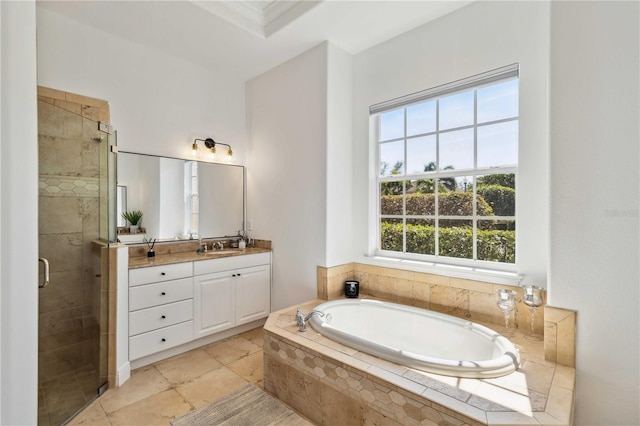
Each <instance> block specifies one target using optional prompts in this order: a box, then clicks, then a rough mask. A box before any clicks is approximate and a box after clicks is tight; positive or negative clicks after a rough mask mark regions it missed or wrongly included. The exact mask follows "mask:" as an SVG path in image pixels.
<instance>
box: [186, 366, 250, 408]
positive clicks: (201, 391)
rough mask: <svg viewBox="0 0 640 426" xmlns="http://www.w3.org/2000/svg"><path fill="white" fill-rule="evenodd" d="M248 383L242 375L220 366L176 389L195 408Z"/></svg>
mask: <svg viewBox="0 0 640 426" xmlns="http://www.w3.org/2000/svg"><path fill="white" fill-rule="evenodd" d="M246 383H247V381H246V380H244V379H243V378H242V377H240V376H238V375H237V374H236V373H234V372H233V371H231V370H230V369H228V368H226V367H220V368H218V369H216V370H213V371H212V372H210V373H207V374H205V375H204V376H202V377H200V378H198V379H195V380H193V381H191V382H189V383H186V384H182V385H179V386H177V387H176V390H177V391H178V392H179V393H180V394H181V395H182V396H183V397H184V398H185V399H186V400H187V401H188V402H189V403H190V404H191V405H193V406H194V407H195V408H198V407H202V406H203V405H206V404H208V403H210V402H212V401H215V400H216V399H218V398H220V397H221V396H222V395H225V394H227V393H229V392H233V391H234V390H236V389H239V388H240V387H242V386H243V385H245V384H246Z"/></svg>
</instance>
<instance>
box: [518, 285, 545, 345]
mask: <svg viewBox="0 0 640 426" xmlns="http://www.w3.org/2000/svg"><path fill="white" fill-rule="evenodd" d="M522 288H523V290H524V299H523V300H522V301H523V302H524V304H525V305H527V306H528V307H529V321H530V322H531V331H530V332H529V334H527V335H526V336H525V337H526V338H527V339H529V340H542V337H543V335H542V334H538V333H536V332H535V329H534V326H533V321H534V317H535V315H536V309H538V308H539V307H540V306H543V305H544V304H545V289H544V288H542V287H536V286H534V285H528V286H524V287H522Z"/></svg>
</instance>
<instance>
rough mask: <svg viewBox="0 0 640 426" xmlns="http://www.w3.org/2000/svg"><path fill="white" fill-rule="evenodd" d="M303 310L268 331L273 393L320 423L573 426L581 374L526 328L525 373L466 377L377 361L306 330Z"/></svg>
mask: <svg viewBox="0 0 640 426" xmlns="http://www.w3.org/2000/svg"><path fill="white" fill-rule="evenodd" d="M322 302H325V300H320V299H317V300H312V301H309V302H306V303H304V304H301V305H299V307H301V308H302V310H303V311H304V312H309V311H310V310H312V308H313V307H314V306H316V305H318V304H319V303H322ZM297 307H298V306H293V307H289V308H285V309H282V310H280V311H277V312H273V313H272V314H271V315H270V316H269V319H268V320H267V322H266V324H265V326H264V331H265V336H264V338H265V342H264V368H265V389H266V390H267V391H268V392H269V393H271V394H273V395H275V396H277V397H278V398H280V399H281V400H283V401H284V402H286V403H287V404H289V405H291V406H292V407H293V408H295V409H296V410H298V411H300V412H301V413H302V414H304V415H305V416H307V417H308V418H310V419H311V420H313V421H314V422H316V423H318V424H345V425H346V424H385V425H394V424H401V425H414V424H416V425H417V424H451V425H506V424H509V425H542V424H544V425H569V424H572V420H573V419H572V412H573V402H574V389H575V369H574V368H571V367H565V366H562V365H557V364H555V363H553V362H548V361H545V359H544V348H543V343H542V342H533V341H529V340H526V339H525V338H524V333H523V332H521V331H516V333H515V335H514V336H513V337H512V338H511V341H512V342H513V343H514V344H516V345H517V347H518V349H519V350H520V356H521V360H522V366H521V368H520V369H519V370H517V371H516V372H514V373H511V374H509V375H506V376H503V377H500V378H495V379H461V378H455V377H448V376H442V375H438V374H431V373H425V372H422V371H419V370H415V369H411V368H407V367H404V366H401V365H398V364H394V363H391V362H388V361H385V360H382V359H379V358H376V357H373V356H370V355H368V354H366V353H363V352H360V351H357V350H355V349H352V348H350V347H348V346H344V345H342V344H340V343H337V342H334V341H332V340H330V339H328V338H326V337H324V336H322V335H321V334H319V333H318V332H316V331H315V330H313V329H312V328H311V327H308V328H307V331H306V332H305V333H300V332H298V329H297V326H296V322H295V313H296V308H297ZM483 325H486V326H488V327H495V326H492V325H491V324H483Z"/></svg>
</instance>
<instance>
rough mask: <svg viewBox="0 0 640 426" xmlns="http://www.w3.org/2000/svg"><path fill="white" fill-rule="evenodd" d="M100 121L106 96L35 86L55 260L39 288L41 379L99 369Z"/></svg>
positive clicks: (42, 207)
mask: <svg viewBox="0 0 640 426" xmlns="http://www.w3.org/2000/svg"><path fill="white" fill-rule="evenodd" d="M97 121H103V122H108V121H109V107H108V104H107V103H106V102H105V101H100V100H96V99H90V98H85V97H82V96H78V95H74V94H70V93H65V92H60V91H56V90H52V89H47V88H43V87H39V88H38V140H39V148H38V149H39V152H38V155H39V182H38V183H39V195H40V196H39V203H38V205H39V212H38V213H39V246H40V255H41V256H42V257H45V258H47V259H49V261H50V266H51V284H50V285H49V286H48V287H46V288H43V289H40V293H39V297H40V307H39V334H40V347H39V380H40V382H41V383H43V382H46V381H47V380H50V379H53V378H54V377H58V376H60V375H61V374H64V373H68V372H69V371H71V370H73V369H74V368H75V367H77V366H78V365H83V366H86V368H88V367H91V368H93V369H95V370H96V371H98V370H99V365H95V364H96V363H97V362H98V361H97V360H99V359H100V357H99V351H100V342H99V339H100V335H101V330H100V324H101V320H103V319H104V318H100V312H104V309H101V303H102V302H101V300H102V299H103V298H102V297H101V296H102V290H103V289H102V284H101V281H102V280H101V276H100V275H101V274H100V265H97V267H96V265H95V264H94V260H95V259H94V256H93V247H92V241H94V240H96V239H98V238H99V229H100V228H99V224H100V209H99V207H100V205H99V202H100V200H99V197H98V195H99V191H98V190H99V175H100V162H99V151H98V149H99V147H100V143H99V142H97V141H96V140H94V138H96V137H98V136H99V133H98V132H97ZM104 347H105V350H106V345H104ZM87 386H89V384H87ZM91 386H95V389H97V383H96V384H95V385H94V384H91Z"/></svg>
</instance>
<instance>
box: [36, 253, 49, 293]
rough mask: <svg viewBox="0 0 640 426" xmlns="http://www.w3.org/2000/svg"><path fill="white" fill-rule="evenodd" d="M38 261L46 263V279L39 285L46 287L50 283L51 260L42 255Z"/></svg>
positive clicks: (39, 286)
mask: <svg viewBox="0 0 640 426" xmlns="http://www.w3.org/2000/svg"><path fill="white" fill-rule="evenodd" d="M38 262H42V264H43V265H44V280H43V281H42V283H41V284H39V285H38V288H44V287H46V286H47V285H49V261H48V260H47V259H45V258H44V257H41V258H40V259H38Z"/></svg>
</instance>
